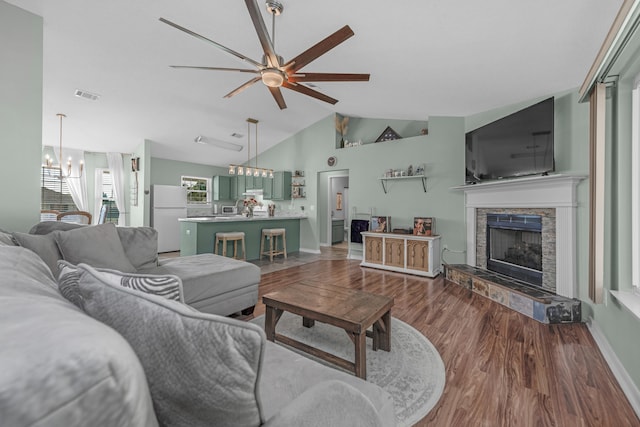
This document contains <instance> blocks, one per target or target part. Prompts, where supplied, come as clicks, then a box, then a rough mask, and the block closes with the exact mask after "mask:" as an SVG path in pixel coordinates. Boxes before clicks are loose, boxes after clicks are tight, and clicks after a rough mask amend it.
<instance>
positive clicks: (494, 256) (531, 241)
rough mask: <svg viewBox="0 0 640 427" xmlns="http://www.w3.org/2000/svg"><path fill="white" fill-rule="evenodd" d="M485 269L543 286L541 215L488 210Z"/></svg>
mask: <svg viewBox="0 0 640 427" xmlns="http://www.w3.org/2000/svg"><path fill="white" fill-rule="evenodd" d="M486 249H487V269H488V270H491V271H495V272H496V273H501V274H504V275H506V276H509V277H513V278H514V279H519V280H522V281H525V282H527V283H529V284H532V285H535V286H542V217H541V216H539V215H519V214H498V213H490V214H487V246H486Z"/></svg>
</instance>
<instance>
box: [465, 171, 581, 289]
mask: <svg viewBox="0 0 640 427" xmlns="http://www.w3.org/2000/svg"><path fill="white" fill-rule="evenodd" d="M585 178H587V176H586V175H566V174H553V175H548V176H531V177H523V178H514V179H505V180H498V181H491V182H483V183H478V184H472V185H463V186H458V187H454V189H455V190H462V191H464V193H465V208H466V223H467V225H466V227H467V264H468V265H471V266H475V264H476V210H477V209H478V208H554V209H555V210H556V293H557V294H558V295H562V296H565V297H568V298H575V297H577V282H576V208H577V205H578V203H577V195H576V187H577V185H578V183H579V182H580V181H582V180H583V179H585Z"/></svg>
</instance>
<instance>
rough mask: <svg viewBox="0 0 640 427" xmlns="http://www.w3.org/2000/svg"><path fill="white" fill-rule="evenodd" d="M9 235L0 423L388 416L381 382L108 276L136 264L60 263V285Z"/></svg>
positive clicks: (387, 420)
mask: <svg viewBox="0 0 640 427" xmlns="http://www.w3.org/2000/svg"><path fill="white" fill-rule="evenodd" d="M10 244H11V242H10V241H8V239H6V235H4V236H3V235H2V233H0V342H1V343H2V345H1V346H0V366H2V369H1V370H0V420H2V422H1V424H2V425H8V426H9V425H10V426H15V427H21V426H47V427H49V426H53V427H56V426H65V427H74V426H136V427H137V426H158V425H166V426H196V427H197V426H232V425H233V426H284V427H289V426H291V427H293V426H302V427H304V426H337V427H340V426H345V427H346V426H363V427H364V426H367V427H369V426H392V425H395V415H394V408H393V401H392V399H391V397H390V395H389V394H388V393H387V392H385V391H384V390H383V389H381V388H379V387H378V386H376V385H374V384H371V383H368V382H366V381H363V380H361V379H359V378H357V377H355V376H353V375H350V374H347V373H344V372H341V371H338V370H336V369H333V368H330V367H327V366H324V365H321V364H319V363H316V362H314V361H312V360H310V359H308V358H306V357H304V356H301V355H298V354H297V353H294V352H292V351H289V350H287V349H285V348H283V347H281V346H278V345H276V344H274V343H272V342H270V341H266V339H265V335H264V332H263V331H262V330H261V329H260V328H259V327H257V326H255V325H253V324H251V323H247V322H241V321H238V320H235V319H231V318H228V317H224V316H218V315H214V314H207V313H202V312H200V311H198V310H196V309H194V308H193V307H192V306H189V305H187V304H183V303H181V302H179V301H174V300H168V299H165V298H163V297H161V296H158V295H152V294H148V293H145V292H140V291H136V290H131V289H128V288H126V287H124V286H123V285H121V284H119V283H113V282H112V281H110V280H109V279H108V276H114V275H116V276H117V275H121V276H122V277H125V276H127V275H130V276H135V275H138V276H142V275H140V274H138V273H124V272H118V271H112V270H104V269H98V268H94V267H92V266H90V265H87V264H84V263H81V264H79V265H78V266H73V264H70V263H69V264H67V263H60V265H62V271H63V274H61V279H65V284H66V285H65V286H61V285H62V282H61V283H58V282H57V281H56V279H55V278H54V276H53V274H52V271H51V269H50V268H49V267H48V266H47V264H46V263H45V261H44V260H43V259H42V258H41V257H39V256H37V255H36V254H35V253H34V252H33V251H31V250H28V249H26V248H23V247H18V246H11V245H10ZM105 244H106V243H105ZM63 247H64V245H63ZM138 255H140V254H138ZM142 258H144V257H141V258H139V259H138V261H142V260H143V259H142ZM120 261H122V260H120ZM63 264H65V265H63ZM156 277H159V276H156ZM174 277H175V276H174ZM67 279H69V280H67ZM123 283H124V282H123ZM59 285H60V286H59ZM60 289H63V290H64V291H65V295H66V296H67V298H65V297H63V295H62V293H61V292H60ZM70 292H71V293H74V292H75V293H76V297H77V298H71V297H70ZM71 301H74V302H75V304H74V303H72V302H71Z"/></svg>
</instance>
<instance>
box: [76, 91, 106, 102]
mask: <svg viewBox="0 0 640 427" xmlns="http://www.w3.org/2000/svg"><path fill="white" fill-rule="evenodd" d="M75 96H77V97H78V98H83V99H88V100H89V101H97V100H98V99H100V95H97V94H95V93H91V92H87V91H86V90H80V89H76V92H75Z"/></svg>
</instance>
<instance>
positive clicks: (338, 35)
mask: <svg viewBox="0 0 640 427" xmlns="http://www.w3.org/2000/svg"><path fill="white" fill-rule="evenodd" d="M245 4H246V5H247V9H248V10H249V15H250V16H251V20H252V21H253V26H254V27H255V29H256V33H257V34H258V39H259V40H260V44H261V45H262V49H263V50H264V56H263V58H262V62H258V61H255V60H253V59H251V58H248V57H246V56H245V55H242V54H241V53H238V52H236V51H234V50H232V49H229V48H228V47H225V46H223V45H221V44H220V43H217V42H215V41H213V40H210V39H208V38H206V37H204V36H201V35H200V34H197V33H194V32H193V31H191V30H188V29H187V28H184V27H181V26H180V25H178V24H176V23H174V22H171V21H169V20H167V19H164V18H160V21H162V22H164V23H165V24H168V25H170V26H172V27H174V28H177V29H178V30H180V31H184V32H185V33H187V34H189V35H191V36H193V37H196V38H198V39H200V40H203V41H205V42H208V43H211V44H213V45H214V46H216V47H217V48H219V49H222V50H223V51H225V52H227V53H230V54H231V55H233V56H235V57H237V58H240V59H242V60H244V61H246V62H248V63H249V64H251V65H253V66H254V67H255V69H245V68H222V67H196V66H187V65H171V67H172V68H192V69H198V70H214V71H237V72H241V73H251V74H256V76H255V77H253V78H252V79H251V80H249V81H248V82H246V83H244V84H242V85H241V86H239V87H237V88H236V89H234V90H232V91H231V92H229V93H228V94H226V95H225V96H224V97H225V98H231V97H232V96H234V95H236V94H238V93H240V92H242V91H243V90H245V89H246V88H248V87H249V86H251V85H253V84H254V83H256V82H259V81H262V83H264V84H265V85H266V86H267V88H268V89H269V92H271V95H273V98H274V99H275V101H276V103H277V104H278V107H280V109H281V110H282V109H285V108H287V104H286V103H285V101H284V97H283V96H282V92H281V91H280V88H281V87H284V88H286V89H290V90H293V91H296V92H298V93H302V94H304V95H308V96H311V97H313V98H316V99H319V100H321V101H325V102H328V103H330V104H335V103H336V102H338V100H337V99H335V98H332V97H330V96H327V95H325V94H323V93H320V92H318V91H316V90H313V89H311V88H310V87H308V86H305V85H303V84H301V83H303V82H347V81H348V82H355V81H369V74H346V73H307V72H303V71H300V69H301V68H303V67H304V66H305V65H307V64H309V63H310V62H312V61H313V60H315V59H317V58H318V57H320V56H321V55H323V54H325V53H327V52H328V51H329V50H331V49H333V48H334V47H336V46H337V45H339V44H340V43H342V42H343V41H345V40H347V39H348V38H349V37H351V36H353V35H354V33H353V31H352V30H351V28H349V26H348V25H345V26H344V27H342V28H340V29H339V30H338V31H336V32H335V33H333V34H331V35H330V36H328V37H326V38H324V39H323V40H321V41H320V42H318V43H316V44H315V45H313V46H311V47H310V48H309V49H307V50H305V51H304V52H302V53H301V54H299V55H298V56H296V57H295V58H293V59H291V60H289V61H287V62H285V61H284V60H283V58H282V57H281V56H279V55H277V54H276V52H275V49H274V40H273V39H272V38H269V33H268V32H267V28H266V26H265V23H264V20H263V19H262V15H261V14H260V10H259V8H258V2H257V0H245ZM266 6H267V10H268V11H269V13H271V15H272V31H271V34H272V36H273V35H274V33H275V17H276V16H277V15H280V14H281V13H282V10H283V6H282V4H281V3H280V2H278V1H272V0H267V2H266Z"/></svg>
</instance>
